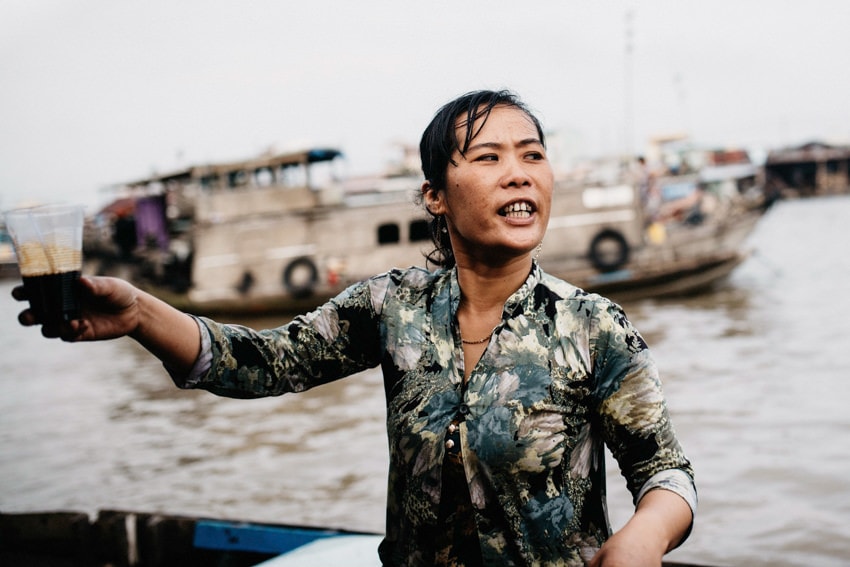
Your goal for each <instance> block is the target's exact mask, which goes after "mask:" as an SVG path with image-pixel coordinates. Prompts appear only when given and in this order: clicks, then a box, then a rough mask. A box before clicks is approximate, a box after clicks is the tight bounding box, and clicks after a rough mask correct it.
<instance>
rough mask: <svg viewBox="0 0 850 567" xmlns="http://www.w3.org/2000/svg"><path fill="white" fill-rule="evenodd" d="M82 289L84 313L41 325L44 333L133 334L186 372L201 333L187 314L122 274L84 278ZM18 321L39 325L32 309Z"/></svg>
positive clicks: (72, 338) (19, 291) (95, 337)
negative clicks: (51, 323)
mask: <svg viewBox="0 0 850 567" xmlns="http://www.w3.org/2000/svg"><path fill="white" fill-rule="evenodd" d="M80 293H81V303H82V310H81V315H82V317H81V318H80V319H79V320H77V321H70V322H67V323H62V325H60V326H59V327H55V326H48V325H42V328H41V334H42V335H44V336H45V337H48V338H60V339H62V340H63V341H68V342H76V341H101V340H106V339H114V338H117V337H123V336H129V337H131V338H133V339H135V340H136V341H138V342H139V344H141V345H142V346H143V347H145V348H146V349H148V350H149V351H150V352H151V353H152V354H153V355H154V356H156V357H157V358H159V359H160V360H161V361H163V362H164V363H165V364H166V365H168V366H169V368H171V369H173V370H174V371H175V372H177V373H188V372H189V370H190V369H191V368H192V366H193V365H194V363H195V360H196V359H197V357H198V354H199V352H200V350H201V346H200V345H201V336H200V330H199V328H198V324H197V323H196V322H195V320H194V319H193V318H192V317H190V316H189V315H187V314H185V313H182V312H180V311H178V310H177V309H174V308H173V307H171V306H170V305H168V304H167V303H165V302H163V301H160V300H159V299H157V298H155V297H153V296H152V295H150V294H148V293H145V292H143V291H141V290H139V289H137V288H136V287H134V286H133V285H131V284H130V283H128V282H126V281H124V280H121V279H118V278H107V277H82V278H80ZM12 296H13V297H14V298H15V299H18V300H19V301H24V300H26V299H27V295H26V292H25V291H24V288H23V286H18V287H16V288H15V289H13V290H12ZM18 320H19V321H20V322H21V324H22V325H26V326H32V325H39V324H41V321H39V320H38V319H37V318H36V316H35V314H34V313H33V312H32V311H31V310H30V309H26V310H24V311H22V312H21V314H20V315H18Z"/></svg>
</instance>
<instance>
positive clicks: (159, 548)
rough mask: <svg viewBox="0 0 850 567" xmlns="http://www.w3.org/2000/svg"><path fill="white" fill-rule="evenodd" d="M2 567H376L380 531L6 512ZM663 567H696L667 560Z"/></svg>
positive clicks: (116, 513) (0, 526)
mask: <svg viewBox="0 0 850 567" xmlns="http://www.w3.org/2000/svg"><path fill="white" fill-rule="evenodd" d="M0 533H2V534H3V538H2V539H0V565H4V567H32V566H34V565H35V566H38V565H44V566H47V565H50V566H53V567H63V566H68V567H70V566H72V565H73V566H76V567H95V566H101V565H116V566H122V565H123V566H128V567H130V566H137V567H185V566H187V565H220V566H227V567H251V566H255V567H295V566H305V565H310V566H313V565H316V566H324V565H342V566H345V567H378V566H379V565H380V560H379V558H378V544H379V543H380V541H381V539H382V535H381V534H376V533H366V532H356V531H347V530H343V529H336V528H321V527H314V526H300V525H295V524H264V523H256V522H241V521H232V520H220V519H215V518H203V517H193V516H176V515H167V514H156V513H142V512H130V511H121V510H105V511H101V512H99V513H98V514H97V515H96V517H95V518H93V519H92V518H89V515H88V514H85V513H81V512H28V513H17V514H15V513H0ZM664 566H665V567H698V566H697V565H694V564H690V563H676V562H667V561H665V562H664Z"/></svg>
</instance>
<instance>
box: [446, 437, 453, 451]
mask: <svg viewBox="0 0 850 567" xmlns="http://www.w3.org/2000/svg"><path fill="white" fill-rule="evenodd" d="M454 446H455V442H454V441H452V440H451V439H449V440H448V441H446V449H451V448H452V447H454Z"/></svg>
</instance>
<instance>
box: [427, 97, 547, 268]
mask: <svg viewBox="0 0 850 567" xmlns="http://www.w3.org/2000/svg"><path fill="white" fill-rule="evenodd" d="M480 123H481V119H479V120H478V121H477V122H476V124H475V125H474V126H473V128H478V127H479V126H480ZM466 128H467V126H466V125H463V124H460V125H458V128H457V136H458V139H459V140H463V139H464V134H465V133H466ZM452 159H453V161H454V162H455V163H457V165H453V164H451V163H450V164H449V166H448V171H447V175H446V188H445V190H443V191H437V190H434V189H433V188H430V189H428V188H426V191H425V199H426V204H427V205H428V208H429V209H430V210H431V212H432V213H434V214H442V215H445V218H446V225H447V227H448V230H449V235H450V237H451V242H452V249H453V251H454V254H455V258H457V259H458V261H461V260H462V259H464V258H467V259H470V260H483V261H488V262H489V263H492V262H497V263H498V262H502V261H508V260H510V259H513V258H515V257H517V256H521V255H523V254H528V253H530V252H531V251H532V250H534V248H535V247H536V246H537V245H538V244H539V243H540V242H541V241H542V240H543V235H544V233H545V231H546V225H547V224H548V222H549V210H550V205H551V201H552V187H553V185H554V175H553V173H552V167H551V165H550V163H549V161H548V159H547V157H546V151H545V149H544V148H543V144H542V142H541V140H540V138H539V136H538V134H537V128H536V127H535V125H534V123H533V122H532V121H531V119H530V118H529V117H528V116H527V115H526V114H525V113H524V112H523V111H521V110H519V109H517V108H514V107H511V106H496V107H494V108H493V110H492V111H491V112H490V116H489V117H488V118H487V121H486V122H485V124H484V127H483V128H482V129H481V131H480V132H478V134H477V135H476V136H475V138H473V140H472V143H471V144H470V146H469V149H468V150H467V152H466V155H465V156H461V155H460V153H459V152H458V151H457V150H456V151H455V153H454V156H453V157H452Z"/></svg>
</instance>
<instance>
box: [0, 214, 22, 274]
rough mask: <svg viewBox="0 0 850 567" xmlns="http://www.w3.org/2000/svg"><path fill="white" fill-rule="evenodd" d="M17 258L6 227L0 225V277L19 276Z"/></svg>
mask: <svg viewBox="0 0 850 567" xmlns="http://www.w3.org/2000/svg"><path fill="white" fill-rule="evenodd" d="M20 275H21V274H20V271H19V270H18V259H17V257H16V256H15V249H14V247H13V246H12V238H11V237H10V236H9V233H7V232H6V229H5V228H4V227H3V226H2V225H0V279H11V278H18V277H20Z"/></svg>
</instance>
